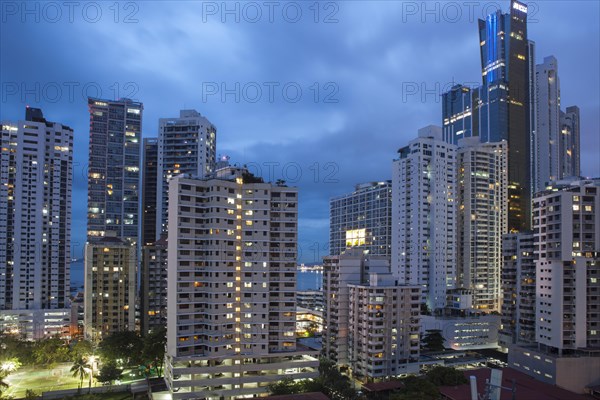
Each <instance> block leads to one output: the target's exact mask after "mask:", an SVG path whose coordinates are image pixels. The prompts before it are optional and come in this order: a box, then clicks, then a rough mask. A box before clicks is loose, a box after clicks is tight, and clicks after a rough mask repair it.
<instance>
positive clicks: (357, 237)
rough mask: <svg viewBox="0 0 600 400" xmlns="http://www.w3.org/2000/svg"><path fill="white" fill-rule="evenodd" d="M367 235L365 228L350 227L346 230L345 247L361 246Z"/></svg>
mask: <svg viewBox="0 0 600 400" xmlns="http://www.w3.org/2000/svg"><path fill="white" fill-rule="evenodd" d="M366 236H367V230H366V229H352V230H349V231H346V247H355V246H362V245H364V244H365V239H366Z"/></svg>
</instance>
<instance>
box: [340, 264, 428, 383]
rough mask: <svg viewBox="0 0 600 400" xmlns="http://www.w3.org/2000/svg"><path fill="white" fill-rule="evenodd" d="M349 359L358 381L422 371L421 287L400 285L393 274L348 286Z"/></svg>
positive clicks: (373, 276) (376, 275)
mask: <svg viewBox="0 0 600 400" xmlns="http://www.w3.org/2000/svg"><path fill="white" fill-rule="evenodd" d="M348 289H349V293H348V295H349V308H348V325H349V330H348V358H349V362H350V366H351V368H352V372H353V374H354V376H355V377H357V378H359V379H361V378H362V379H368V380H378V379H386V378H389V377H398V376H400V375H403V374H409V373H411V374H412V373H417V372H418V370H419V367H418V363H417V361H418V360H419V322H420V320H419V314H420V309H421V296H420V290H421V289H420V288H419V287H418V286H398V285H397V284H396V283H395V280H393V279H392V275H391V274H390V273H386V274H376V273H375V274H370V277H369V282H368V284H362V285H353V284H349V285H348Z"/></svg>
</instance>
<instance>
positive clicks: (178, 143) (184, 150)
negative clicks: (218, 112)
mask: <svg viewBox="0 0 600 400" xmlns="http://www.w3.org/2000/svg"><path fill="white" fill-rule="evenodd" d="M216 135H217V129H216V128H215V126H214V125H213V124H211V123H210V121H209V120H208V119H206V118H205V117H203V116H202V115H201V114H200V113H199V112H198V111H196V110H181V111H180V112H179V118H161V119H159V122H158V171H157V183H156V184H157V190H156V196H157V199H156V204H157V207H158V210H157V212H156V240H158V239H160V236H161V233H164V232H167V222H168V216H167V212H168V207H169V205H168V203H169V195H168V189H169V180H170V179H171V178H172V177H174V176H176V175H180V174H192V175H193V176H196V177H200V178H202V177H204V176H207V175H208V174H210V173H212V172H213V171H214V168H215V162H216V160H215V158H216V142H217V138H216Z"/></svg>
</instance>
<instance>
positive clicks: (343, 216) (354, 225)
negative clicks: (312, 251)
mask: <svg viewBox="0 0 600 400" xmlns="http://www.w3.org/2000/svg"><path fill="white" fill-rule="evenodd" d="M329 207H330V224H329V254H331V255H339V254H341V253H342V252H343V251H344V250H345V249H346V248H349V247H357V246H360V247H361V248H362V249H364V250H368V251H369V254H372V255H375V256H385V257H388V259H389V257H390V254H391V241H392V238H391V233H392V232H391V230H392V226H391V225H392V183H391V182H390V181H386V182H370V183H363V184H360V185H356V189H355V191H354V192H352V193H349V194H346V195H343V196H339V197H336V198H334V199H331V201H330V202H329Z"/></svg>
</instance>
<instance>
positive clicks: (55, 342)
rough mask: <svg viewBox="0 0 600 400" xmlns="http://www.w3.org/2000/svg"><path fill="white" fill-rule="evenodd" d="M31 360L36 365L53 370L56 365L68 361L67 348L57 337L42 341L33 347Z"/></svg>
mask: <svg viewBox="0 0 600 400" xmlns="http://www.w3.org/2000/svg"><path fill="white" fill-rule="evenodd" d="M33 359H34V360H35V362H36V363H37V364H38V365H43V366H46V367H48V368H53V367H54V365H55V364H56V363H59V362H65V361H69V348H68V347H67V346H66V345H65V343H64V342H63V341H62V340H61V339H59V338H58V337H53V338H48V339H42V340H40V341H38V342H36V343H35V344H34V346H33Z"/></svg>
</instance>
